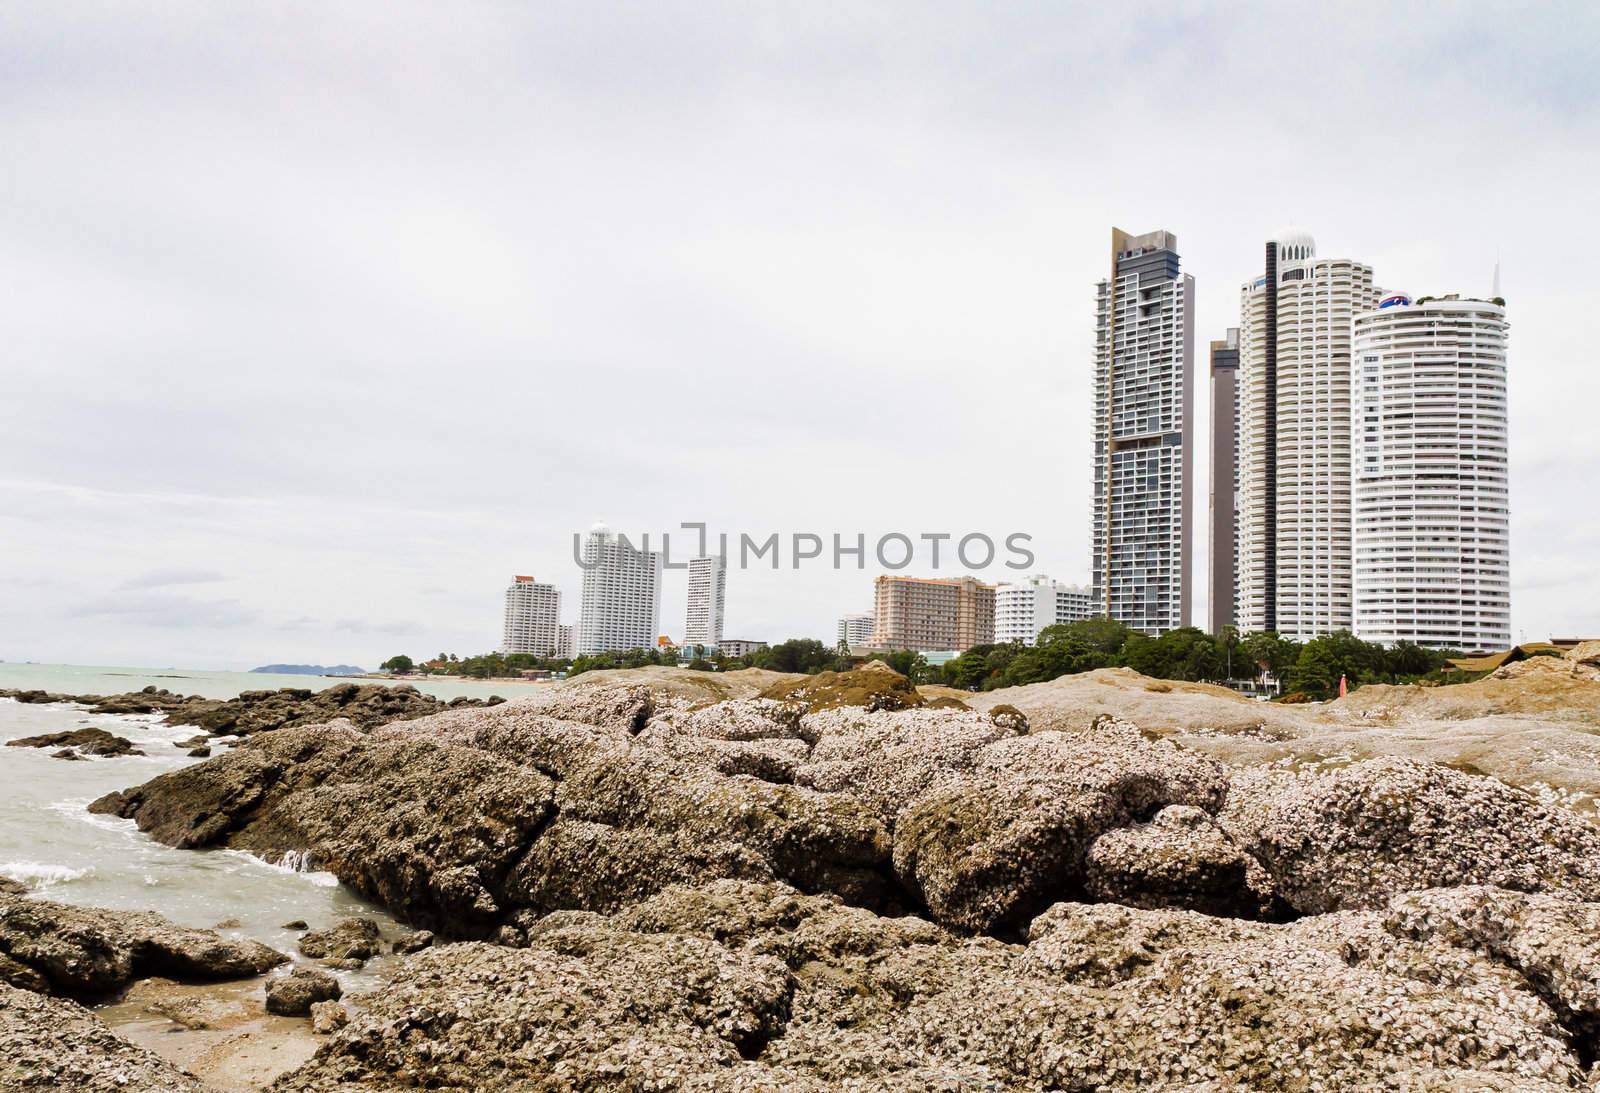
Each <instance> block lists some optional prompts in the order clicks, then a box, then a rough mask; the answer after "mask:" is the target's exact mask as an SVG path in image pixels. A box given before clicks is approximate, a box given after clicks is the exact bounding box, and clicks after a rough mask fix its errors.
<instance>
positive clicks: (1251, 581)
mask: <svg viewBox="0 0 1600 1093" xmlns="http://www.w3.org/2000/svg"><path fill="white" fill-rule="evenodd" d="M1265 253H1266V258H1265V269H1264V271H1263V273H1262V274H1261V275H1260V276H1258V277H1256V278H1254V279H1253V280H1251V281H1249V282H1246V283H1245V284H1244V286H1243V287H1242V288H1241V292H1240V309H1239V310H1240V315H1239V374H1238V384H1239V418H1238V425H1237V427H1238V433H1239V510H1238V521H1239V524H1238V527H1239V532H1238V552H1239V565H1238V569H1237V574H1236V580H1237V586H1236V589H1237V592H1236V595H1237V603H1238V626H1239V627H1240V629H1242V630H1245V631H1247V632H1254V631H1259V630H1276V631H1278V632H1279V633H1281V634H1283V635H1284V636H1285V637H1289V638H1293V639H1294V640H1296V641H1306V640H1309V639H1311V638H1314V637H1317V636H1319V635H1321V634H1327V633H1331V632H1333V631H1336V630H1348V629H1350V628H1351V623H1352V615H1351V598H1352V592H1351V587H1352V570H1351V524H1350V521H1351V508H1350V506H1351V494H1350V490H1351V465H1350V447H1351V436H1350V399H1351V388H1350V377H1351V374H1352V364H1351V341H1350V339H1351V330H1352V324H1353V322H1354V319H1355V316H1356V315H1358V314H1360V313H1362V312H1365V311H1368V310H1370V309H1372V308H1374V307H1376V306H1377V303H1378V290H1377V288H1376V287H1375V286H1374V284H1373V276H1372V267H1371V266H1367V265H1364V264H1362V263H1360V262H1355V261H1351V260H1349V259H1346V258H1318V257H1317V252H1316V242H1315V240H1313V239H1312V237H1311V236H1310V235H1308V234H1306V233H1304V232H1298V231H1291V232H1284V233H1281V234H1280V235H1279V237H1278V238H1276V239H1272V240H1269V241H1268V242H1267V244H1266V252H1265Z"/></svg>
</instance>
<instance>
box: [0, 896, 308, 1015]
mask: <svg viewBox="0 0 1600 1093" xmlns="http://www.w3.org/2000/svg"><path fill="white" fill-rule="evenodd" d="M0 953H4V954H5V955H6V956H7V957H9V958H10V960H11V961H13V962H15V963H17V964H22V965H26V966H27V967H28V968H31V969H32V970H33V971H34V972H36V973H38V975H39V976H41V977H43V979H45V980H46V981H47V982H48V984H49V988H50V991H51V993H53V994H64V995H69V996H74V997H83V998H96V997H103V996H105V995H108V994H110V993H112V992H114V991H116V990H119V989H120V988H122V987H124V986H126V985H127V984H128V983H129V982H131V981H133V980H135V979H142V978H144V977H146V976H154V975H160V976H166V977H168V978H171V979H178V980H187V981H203V980H217V979H243V978H248V977H250V976H253V975H260V974H261V973H262V972H264V971H266V970H267V969H268V968H272V967H274V966H276V965H278V964H281V963H283V962H284V961H285V960H287V959H288V958H287V957H285V956H284V955H283V954H282V953H279V952H275V951H274V950H272V949H269V948H267V947H266V946H265V945H262V944H260V943H259V942H255V941H244V940H235V939H231V938H225V937H222V936H221V935H219V934H216V933H214V932H212V931H210V930H198V929H192V928H190V927H186V926H177V925H174V924H173V923H171V922H169V921H168V920H167V919H165V918H163V917H161V916H160V915H157V914H154V913H151V912H148V911H108V910H105V909H102V908H92V907H74V906H69V905H67V904H64V903H52V902H50V901H48V900H36V899H27V898H23V897H19V896H15V895H10V896H4V897H0ZM8 979H9V977H8ZM10 981H12V982H16V980H15V979H10Z"/></svg>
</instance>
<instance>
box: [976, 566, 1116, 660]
mask: <svg viewBox="0 0 1600 1093" xmlns="http://www.w3.org/2000/svg"><path fill="white" fill-rule="evenodd" d="M1096 614H1097V612H1096V609H1095V602H1094V590H1093V589H1091V588H1084V587H1082V586H1079V585H1069V584H1062V583H1061V582H1060V581H1052V580H1051V579H1050V578H1049V577H1047V576H1045V575H1044V574H1042V573H1036V574H1034V575H1033V576H1031V577H1029V578H1028V579H1027V580H1025V581H1018V582H1016V583H1015V584H1001V585H999V586H997V587H996V588H995V590H994V640H995V642H996V643H1004V642H1008V641H1020V642H1022V643H1023V644H1024V645H1032V644H1033V643H1034V642H1035V641H1037V640H1038V637H1039V631H1041V630H1043V629H1044V628H1045V627H1047V626H1056V625H1058V624H1060V623H1066V622H1077V621H1079V620H1081V619H1088V618H1093V617H1094V616H1095V615H1096Z"/></svg>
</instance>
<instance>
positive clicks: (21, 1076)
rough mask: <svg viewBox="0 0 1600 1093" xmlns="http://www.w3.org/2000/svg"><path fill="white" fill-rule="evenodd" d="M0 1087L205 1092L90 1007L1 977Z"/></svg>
mask: <svg viewBox="0 0 1600 1093" xmlns="http://www.w3.org/2000/svg"><path fill="white" fill-rule="evenodd" d="M0 1089H5V1090H8V1091H12V1090H15V1091H23V1090H38V1091H39V1093H60V1091H64V1090H72V1091H73V1093H129V1091H131V1090H139V1091H140V1093H203V1089H204V1087H203V1086H201V1084H200V1083H199V1082H198V1081H196V1080H195V1079H194V1078H192V1077H190V1076H189V1075H188V1074H185V1073H184V1072H183V1071H181V1070H179V1069H178V1068H177V1067H175V1066H173V1065H172V1064H171V1063H169V1062H167V1061H166V1060H164V1059H162V1058H160V1057H159V1056H157V1055H156V1054H155V1053H154V1052H152V1051H149V1050H147V1049H145V1048H142V1047H136V1046H134V1045H133V1044H130V1043H129V1042H128V1041H126V1040H124V1039H123V1038H122V1037H120V1036H118V1035H117V1034H116V1033H114V1032H112V1031H111V1030H110V1029H108V1028H107V1027H106V1026H105V1025H104V1024H103V1023H102V1022H101V1020H100V1019H99V1018H98V1017H96V1016H95V1015H94V1014H93V1013H91V1012H90V1011H88V1010H86V1009H84V1008H83V1007H82V1006H79V1005H76V1004H75V1003H72V1002H68V1001H65V1000H63V999H59V998H48V997H45V996H44V995H39V994H35V993H33V992H32V991H27V990H19V989H18V988H16V987H13V986H10V985H8V984H6V983H3V982H0Z"/></svg>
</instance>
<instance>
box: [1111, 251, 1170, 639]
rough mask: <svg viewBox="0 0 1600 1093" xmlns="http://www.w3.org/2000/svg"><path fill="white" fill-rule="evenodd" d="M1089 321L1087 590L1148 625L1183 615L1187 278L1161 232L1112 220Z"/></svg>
mask: <svg viewBox="0 0 1600 1093" xmlns="http://www.w3.org/2000/svg"><path fill="white" fill-rule="evenodd" d="M1110 272H1111V275H1110V277H1109V278H1107V279H1106V280H1104V281H1101V282H1100V284H1099V286H1098V291H1097V296H1096V331H1095V386H1094V390H1095V422H1094V539H1093V551H1094V558H1093V569H1094V595H1095V602H1096V604H1097V605H1098V607H1099V609H1100V610H1102V611H1103V612H1104V613H1105V614H1107V615H1109V616H1111V617H1112V618H1114V619H1117V620H1119V621H1121V622H1124V623H1126V624H1127V625H1129V626H1132V627H1134V628H1135V629H1138V630H1143V631H1145V632H1146V633H1150V634H1159V633H1161V632H1163V631H1166V630H1172V629H1175V628H1177V627H1180V626H1188V625H1189V604H1190V589H1189V560H1190V554H1191V541H1190V525H1191V513H1190V504H1189V483H1190V480H1191V478H1192V477H1193V472H1192V464H1193V440H1192V437H1191V435H1190V429H1191V427H1192V426H1191V424H1190V422H1191V420H1192V417H1193V403H1194V384H1193V378H1192V376H1193V365H1194V278H1193V277H1190V276H1188V275H1187V274H1184V273H1181V272H1180V271H1179V268H1178V238H1177V236H1175V235H1174V234H1172V233H1171V232H1169V231H1154V232H1149V233H1147V234H1144V235H1129V234H1128V233H1127V232H1125V231H1122V230H1120V229H1117V228H1113V229H1112V230H1111V271H1110Z"/></svg>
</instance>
